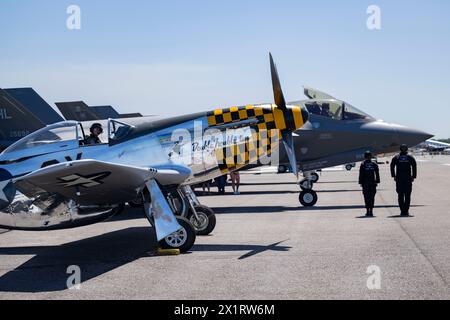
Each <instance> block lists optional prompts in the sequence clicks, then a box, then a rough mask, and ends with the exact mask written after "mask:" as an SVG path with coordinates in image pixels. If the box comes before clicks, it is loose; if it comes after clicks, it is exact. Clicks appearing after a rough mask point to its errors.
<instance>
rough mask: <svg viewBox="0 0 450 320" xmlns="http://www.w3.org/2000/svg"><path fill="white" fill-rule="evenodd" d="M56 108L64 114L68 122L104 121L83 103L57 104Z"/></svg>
mask: <svg viewBox="0 0 450 320" xmlns="http://www.w3.org/2000/svg"><path fill="white" fill-rule="evenodd" d="M56 106H57V107H58V109H59V111H61V113H62V114H63V116H64V118H66V120H74V121H95V120H102V119H101V118H100V117H99V116H98V115H97V114H96V113H95V112H94V111H93V110H92V109H91V108H89V106H88V105H87V104H86V103H84V102H83V101H72V102H57V103H56Z"/></svg>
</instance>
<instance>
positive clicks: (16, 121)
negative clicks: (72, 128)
mask: <svg viewBox="0 0 450 320" xmlns="http://www.w3.org/2000/svg"><path fill="white" fill-rule="evenodd" d="M63 120H64V119H63V118H62V117H61V116H60V115H59V114H58V113H57V112H56V111H55V110H54V109H53V108H52V107H51V106H50V105H49V104H48V103H46V102H45V101H44V99H42V98H41V97H40V96H39V95H38V94H37V93H36V91H34V90H33V89H31V88H18V89H0V150H3V149H5V148H7V147H8V146H10V145H11V144H13V143H14V142H16V141H18V140H20V139H22V138H23V137H25V136H27V135H29V134H30V133H32V132H34V131H36V130H38V129H41V128H42V127H45V126H46V125H48V124H52V123H55V122H60V121H63Z"/></svg>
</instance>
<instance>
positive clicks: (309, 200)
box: [299, 190, 318, 207]
mask: <svg viewBox="0 0 450 320" xmlns="http://www.w3.org/2000/svg"><path fill="white" fill-rule="evenodd" d="M317 200H318V196H317V192H315V191H314V190H303V191H302V192H300V195H299V201H300V203H301V204H302V206H304V207H314V206H315V205H316V203H317Z"/></svg>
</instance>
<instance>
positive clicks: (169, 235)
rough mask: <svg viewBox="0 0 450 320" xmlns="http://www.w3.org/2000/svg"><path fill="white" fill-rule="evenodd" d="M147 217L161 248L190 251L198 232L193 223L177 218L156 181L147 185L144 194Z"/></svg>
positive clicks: (143, 201) (182, 251) (143, 200)
mask: <svg viewBox="0 0 450 320" xmlns="http://www.w3.org/2000/svg"><path fill="white" fill-rule="evenodd" d="M142 203H143V207H144V211H145V215H146V217H147V219H148V221H149V222H150V224H151V225H152V227H154V228H155V231H156V238H157V241H158V243H159V246H160V247H161V248H163V249H179V250H180V252H181V253H185V252H187V251H189V250H190V249H191V248H192V247H193V245H194V243H195V238H196V230H195V228H194V226H193V225H192V224H191V222H190V221H189V220H188V219H186V218H184V217H180V216H175V215H174V211H173V209H172V208H171V206H170V204H169V202H168V201H167V198H166V197H165V196H164V194H163V192H162V191H161V189H160V187H159V185H158V183H157V182H156V181H154V180H151V181H149V182H148V183H147V184H146V187H145V189H144V190H143V192H142Z"/></svg>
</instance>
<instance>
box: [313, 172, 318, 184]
mask: <svg viewBox="0 0 450 320" xmlns="http://www.w3.org/2000/svg"><path fill="white" fill-rule="evenodd" d="M319 179H320V177H319V175H318V174H317V173H316V172H314V173H311V181H312V182H314V183H316V182H318V181H319Z"/></svg>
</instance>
